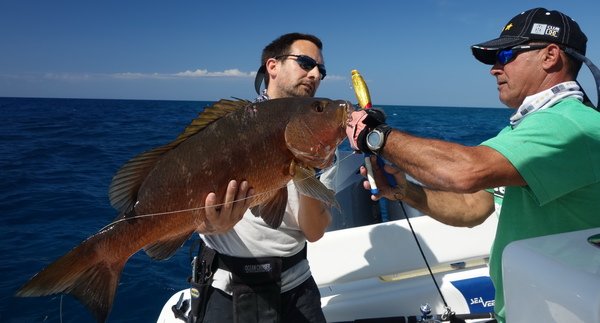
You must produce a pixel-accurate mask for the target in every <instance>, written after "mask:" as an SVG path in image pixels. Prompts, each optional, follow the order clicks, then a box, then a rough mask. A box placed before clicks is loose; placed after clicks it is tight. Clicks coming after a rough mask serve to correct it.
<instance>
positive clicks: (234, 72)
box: [111, 68, 256, 79]
mask: <svg viewBox="0 0 600 323" xmlns="http://www.w3.org/2000/svg"><path fill="white" fill-rule="evenodd" d="M255 75H256V72H243V71H240V70H239V69H237V68H232V69H228V70H224V71H222V72H209V71H208V70H206V69H197V70H195V71H191V70H187V71H184V72H177V73H131V72H126V73H115V74H112V75H111V76H112V77H115V78H121V79H176V78H203V77H254V76H255Z"/></svg>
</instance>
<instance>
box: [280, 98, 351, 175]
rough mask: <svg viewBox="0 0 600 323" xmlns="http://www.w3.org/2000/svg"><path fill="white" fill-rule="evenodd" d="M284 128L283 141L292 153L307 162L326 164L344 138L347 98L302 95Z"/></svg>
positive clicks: (319, 164) (320, 166) (326, 165)
mask: <svg viewBox="0 0 600 323" xmlns="http://www.w3.org/2000/svg"><path fill="white" fill-rule="evenodd" d="M300 102H301V104H303V106H302V107H301V108H300V109H296V112H295V113H294V115H293V116H291V118H290V120H289V122H288V124H287V126H286V129H285V142H286V145H287V147H288V149H289V150H290V151H291V152H292V154H293V155H294V157H295V158H296V159H298V160H299V161H301V162H302V163H304V164H305V165H307V166H311V167H315V168H326V167H328V166H330V165H331V164H332V162H333V158H334V156H335V150H336V148H337V146H338V145H339V144H340V143H341V142H342V141H343V140H344V139H345V138H346V132H345V128H346V123H347V117H348V114H349V113H350V112H351V111H352V110H353V106H352V104H351V103H350V102H348V101H344V100H330V99H324V98H304V100H301V101H300Z"/></svg>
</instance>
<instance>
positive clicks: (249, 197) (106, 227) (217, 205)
mask: <svg viewBox="0 0 600 323" xmlns="http://www.w3.org/2000/svg"><path fill="white" fill-rule="evenodd" d="M351 156H352V154H348V156H346V157H344V158H342V159H340V160H339V161H337V162H336V164H338V165H339V164H340V163H341V162H342V161H344V160H346V159H348V158H350V157H351ZM332 167H333V166H332ZM309 178H310V176H307V177H305V178H301V179H299V181H305V180H307V179H309ZM284 187H287V184H286V185H283V186H281V187H278V188H275V189H272V190H268V191H265V192H262V193H258V194H254V195H252V196H248V197H246V198H243V199H237V200H233V201H231V202H229V203H220V204H215V206H211V207H215V208H218V207H222V206H224V205H226V204H233V203H235V202H239V201H243V200H247V199H251V198H255V197H257V196H262V195H265V194H269V193H271V192H275V191H278V190H280V189H282V188H284ZM206 208H208V207H207V206H200V207H194V208H189V209H180V210H173V211H164V212H156V213H147V214H137V215H134V216H131V217H126V218H123V219H118V220H116V221H113V222H111V223H109V224H107V225H105V226H104V227H103V228H102V229H100V230H99V231H103V230H106V229H108V228H109V227H111V226H113V225H115V224H117V223H119V222H124V221H129V220H133V219H141V218H146V217H152V216H159V215H171V214H176V213H183V212H191V211H199V210H204V209H206Z"/></svg>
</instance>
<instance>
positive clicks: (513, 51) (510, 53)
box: [496, 44, 548, 65]
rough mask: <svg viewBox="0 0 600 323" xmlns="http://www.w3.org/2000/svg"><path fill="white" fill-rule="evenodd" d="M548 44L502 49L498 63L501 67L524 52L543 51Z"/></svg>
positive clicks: (499, 52)
mask: <svg viewBox="0 0 600 323" xmlns="http://www.w3.org/2000/svg"><path fill="white" fill-rule="evenodd" d="M547 46H548V44H540V45H519V46H515V47H511V48H508V49H501V50H499V51H498V53H496V62H498V63H499V64H500V65H506V64H508V63H510V62H511V61H512V60H513V59H515V57H517V54H519V53H522V52H528V51H530V50H536V49H542V48H545V47H547Z"/></svg>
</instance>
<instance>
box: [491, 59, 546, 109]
mask: <svg viewBox="0 0 600 323" xmlns="http://www.w3.org/2000/svg"><path fill="white" fill-rule="evenodd" d="M544 50H545V49H541V50H532V51H527V52H523V53H519V54H517V56H516V57H515V59H514V60H512V61H510V62H508V63H507V64H506V65H502V64H500V63H498V62H496V64H494V66H493V67H492V69H491V70H490V73H491V74H492V75H493V76H495V77H496V83H497V85H498V96H499V98H500V101H501V102H502V103H504V104H505V105H506V106H508V107H511V108H515V109H516V108H518V107H519V106H520V105H521V104H522V103H523V101H524V100H525V98H526V97H527V96H529V95H532V94H535V93H537V92H539V91H540V87H541V86H542V82H543V77H544V73H541V72H543V70H542V67H541V59H542V55H543V53H542V51H544Z"/></svg>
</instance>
